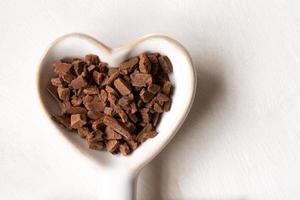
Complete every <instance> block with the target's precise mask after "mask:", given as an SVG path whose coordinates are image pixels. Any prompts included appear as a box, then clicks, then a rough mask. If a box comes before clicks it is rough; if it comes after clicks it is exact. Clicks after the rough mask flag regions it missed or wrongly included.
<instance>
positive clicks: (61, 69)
mask: <svg viewBox="0 0 300 200" xmlns="http://www.w3.org/2000/svg"><path fill="white" fill-rule="evenodd" d="M52 66H53V68H54V72H55V73H56V74H58V75H62V74H66V73H68V72H69V71H70V69H71V68H72V65H71V64H68V63H63V62H61V61H56V62H54V63H53V64H52Z"/></svg>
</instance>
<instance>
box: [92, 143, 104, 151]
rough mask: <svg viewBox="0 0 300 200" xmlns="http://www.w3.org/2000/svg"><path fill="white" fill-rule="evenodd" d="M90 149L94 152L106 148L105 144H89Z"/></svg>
mask: <svg viewBox="0 0 300 200" xmlns="http://www.w3.org/2000/svg"><path fill="white" fill-rule="evenodd" d="M89 148H90V149H93V150H101V149H103V148H104V144H103V142H95V143H89Z"/></svg>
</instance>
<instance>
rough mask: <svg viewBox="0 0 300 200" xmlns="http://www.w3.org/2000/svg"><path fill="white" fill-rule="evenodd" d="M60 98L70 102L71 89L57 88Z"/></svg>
mask: <svg viewBox="0 0 300 200" xmlns="http://www.w3.org/2000/svg"><path fill="white" fill-rule="evenodd" d="M57 94H58V97H59V98H60V99H61V100H63V101H68V100H69V98H70V89H69V88H62V87H58V88H57Z"/></svg>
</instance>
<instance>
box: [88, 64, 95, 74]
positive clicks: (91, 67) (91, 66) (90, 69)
mask: <svg viewBox="0 0 300 200" xmlns="http://www.w3.org/2000/svg"><path fill="white" fill-rule="evenodd" d="M95 68H96V66H95V65H90V66H89V67H88V68H87V70H88V71H89V72H91V71H93V70H94V69H95Z"/></svg>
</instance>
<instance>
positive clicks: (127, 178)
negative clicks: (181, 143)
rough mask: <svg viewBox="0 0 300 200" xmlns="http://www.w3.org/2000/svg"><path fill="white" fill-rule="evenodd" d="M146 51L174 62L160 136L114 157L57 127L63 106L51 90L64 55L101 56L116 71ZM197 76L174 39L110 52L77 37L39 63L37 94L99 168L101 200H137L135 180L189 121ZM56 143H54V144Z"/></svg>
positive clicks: (149, 39) (68, 137)
mask: <svg viewBox="0 0 300 200" xmlns="http://www.w3.org/2000/svg"><path fill="white" fill-rule="evenodd" d="M143 52H159V53H161V54H162V55H166V56H168V57H169V58H170V60H171V62H172V65H173V73H172V74H171V75H170V79H171V81H172V83H173V85H174V87H175V89H174V92H173V95H172V106H171V109H170V111H169V112H167V113H164V114H163V116H162V118H161V121H160V123H159V125H158V127H157V131H158V133H159V134H158V135H157V136H156V137H154V138H152V139H148V140H147V141H146V142H145V143H143V144H142V145H141V146H140V147H139V148H137V149H136V150H135V151H134V152H133V153H132V154H131V155H129V156H120V155H111V154H110V153H108V152H104V151H95V150H90V149H88V147H87V144H86V141H85V140H83V139H81V138H80V137H79V136H78V135H76V134H72V133H70V132H69V131H68V130H66V129H64V128H61V127H60V126H59V125H57V124H56V123H54V122H53V121H52V119H51V118H50V116H51V115H52V114H58V113H59V107H58V104H57V102H56V101H55V100H54V98H53V97H51V95H50V94H49V93H48V92H47V88H48V87H49V85H50V78H52V77H54V73H53V69H52V67H51V63H52V62H53V61H55V60H58V59H61V58H62V57H79V58H82V57H84V55H86V54H91V53H92V54H96V55H98V56H99V57H100V59H101V61H104V62H107V63H108V64H109V66H110V67H116V66H118V65H119V64H120V63H121V62H123V61H125V60H126V59H128V58H131V57H134V56H136V55H138V54H140V53H143ZM196 80H197V79H196V73H195V69H194V67H193V65H192V61H191V57H190V56H189V54H188V52H187V51H186V50H185V48H184V47H183V46H182V45H181V44H179V43H178V42H177V41H175V40H174V39H171V38H169V37H167V36H164V35H158V34H152V35H148V36H145V37H142V38H140V39H138V40H135V41H133V42H130V43H128V44H127V45H124V46H122V47H120V48H115V49H112V48H109V47H107V46H106V45H104V44H103V43H101V42H99V41H97V40H96V39H94V38H92V37H90V36H88V35H85V34H81V33H71V34H67V35H64V36H62V37H59V38H58V39H56V40H55V41H54V42H52V43H51V44H50V46H49V48H48V49H47V50H46V52H45V53H44V55H43V57H42V59H41V62H40V63H39V68H38V75H37V87H38V88H37V91H38V94H37V95H38V97H39V99H40V101H39V102H40V107H41V111H42V112H45V114H46V115H47V116H49V117H47V119H48V120H49V124H51V125H52V126H53V128H54V129H55V130H56V131H57V133H58V134H61V135H62V136H63V137H62V138H63V139H64V141H65V142H66V145H70V146H71V147H72V148H74V149H75V150H77V151H78V152H79V153H80V155H81V157H82V159H83V160H85V161H87V162H89V163H90V164H92V166H93V167H94V168H96V169H99V171H100V172H102V173H99V174H101V175H100V176H101V177H100V178H99V181H100V186H99V187H100V188H99V191H100V194H99V195H100V196H99V198H100V199H104V200H105V199H110V200H121V199H125V200H126V199H134V198H135V186H134V185H135V182H136V181H135V180H136V179H135V177H136V176H137V174H138V173H139V171H140V170H141V169H142V168H143V167H144V166H145V165H146V164H147V163H148V162H150V161H151V160H152V159H153V158H154V157H155V156H156V155H157V154H158V153H159V152H160V151H161V150H162V149H163V148H164V147H165V146H166V145H167V144H168V143H169V142H170V140H171V139H172V138H173V137H174V135H175V134H176V132H177V131H178V129H179V128H180V126H181V125H182V123H183V121H184V120H185V118H186V116H187V114H188V112H189V110H190V108H191V105H192V103H193V100H194V96H195V91H196ZM50 142H51V141H50Z"/></svg>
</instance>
